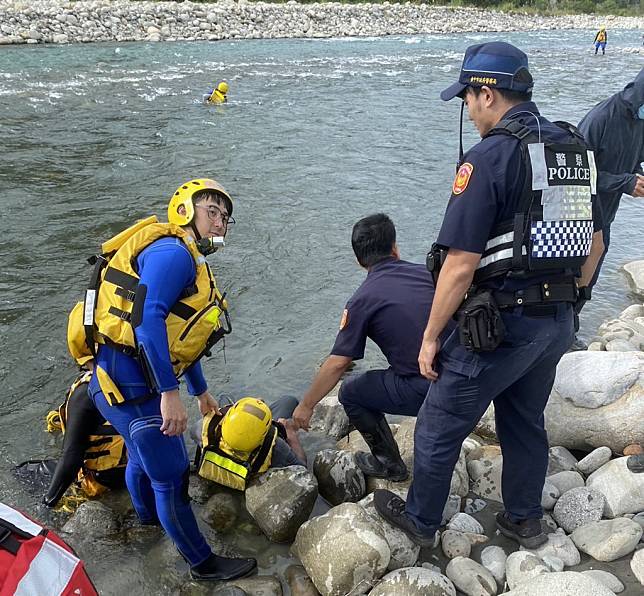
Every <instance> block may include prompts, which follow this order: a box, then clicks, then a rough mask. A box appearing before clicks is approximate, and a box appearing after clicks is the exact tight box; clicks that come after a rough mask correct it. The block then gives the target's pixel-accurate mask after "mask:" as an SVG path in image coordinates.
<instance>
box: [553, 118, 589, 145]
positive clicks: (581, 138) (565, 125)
mask: <svg viewBox="0 0 644 596" xmlns="http://www.w3.org/2000/svg"><path fill="white" fill-rule="evenodd" d="M553 124H554V125H556V126H558V127H559V128H563V129H564V130H566V131H568V132H569V133H570V134H571V135H572V136H573V137H575V138H576V139H577V140H578V141H581V142H582V143H583V144H584V145H585V144H586V139H585V138H584V135H583V134H581V131H580V130H579V129H578V128H577V127H576V126H575V125H574V124H570V122H566V121H565V120H556V121H555V122H553Z"/></svg>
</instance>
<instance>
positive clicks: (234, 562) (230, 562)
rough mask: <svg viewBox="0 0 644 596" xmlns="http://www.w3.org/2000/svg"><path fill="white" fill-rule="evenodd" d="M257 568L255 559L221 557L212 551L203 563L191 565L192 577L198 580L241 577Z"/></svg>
mask: <svg viewBox="0 0 644 596" xmlns="http://www.w3.org/2000/svg"><path fill="white" fill-rule="evenodd" d="M256 570H257V561H256V560H255V559H243V558H230V557H220V556H219V555H216V554H215V553H212V554H211V555H210V556H209V557H208V558H207V559H206V560H205V561H204V562H203V563H199V565H194V566H193V567H190V577H191V578H192V579H194V580H197V581H222V580H228V579H239V578H241V577H246V576H247V575H251V574H252V573H254V572H255V571H256Z"/></svg>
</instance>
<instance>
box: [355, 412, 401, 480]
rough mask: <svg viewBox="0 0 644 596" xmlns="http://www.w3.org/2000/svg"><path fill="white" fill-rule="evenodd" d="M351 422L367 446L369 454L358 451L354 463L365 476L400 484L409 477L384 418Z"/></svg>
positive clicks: (361, 419)
mask: <svg viewBox="0 0 644 596" xmlns="http://www.w3.org/2000/svg"><path fill="white" fill-rule="evenodd" d="M351 422H352V423H353V425H354V426H355V427H356V430H357V431H358V432H359V433H360V434H361V435H362V437H363V439H364V440H365V441H366V443H367V445H369V449H371V453H365V452H364V451H358V452H357V453H356V454H355V458H356V463H357V464H358V467H359V468H360V469H361V470H362V472H363V474H365V475H366V476H373V477H374V478H386V479H387V480H391V481H393V482H402V481H403V480H406V479H407V477H408V476H409V473H408V471H407V466H406V465H405V462H404V461H403V460H402V458H401V457H400V451H398V443H396V439H394V435H393V434H392V432H391V429H390V428H389V425H388V424H387V421H386V420H385V417H384V416H380V417H379V418H376V417H375V416H369V418H367V417H366V416H365V417H361V418H352V419H351Z"/></svg>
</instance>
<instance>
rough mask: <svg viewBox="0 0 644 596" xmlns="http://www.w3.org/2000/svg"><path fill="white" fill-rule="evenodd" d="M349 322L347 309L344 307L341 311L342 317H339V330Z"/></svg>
mask: <svg viewBox="0 0 644 596" xmlns="http://www.w3.org/2000/svg"><path fill="white" fill-rule="evenodd" d="M348 324H349V309H348V308H345V309H344V310H343V311H342V318H341V319H340V331H342V330H343V329H344V328H345V327H346V326H347V325H348Z"/></svg>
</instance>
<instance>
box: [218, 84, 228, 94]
mask: <svg viewBox="0 0 644 596" xmlns="http://www.w3.org/2000/svg"><path fill="white" fill-rule="evenodd" d="M217 91H219V93H223V94H224V95H226V93H228V83H226V81H221V83H219V85H217Z"/></svg>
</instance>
